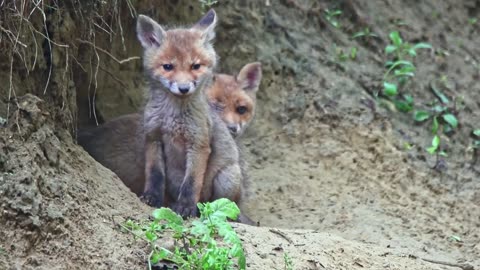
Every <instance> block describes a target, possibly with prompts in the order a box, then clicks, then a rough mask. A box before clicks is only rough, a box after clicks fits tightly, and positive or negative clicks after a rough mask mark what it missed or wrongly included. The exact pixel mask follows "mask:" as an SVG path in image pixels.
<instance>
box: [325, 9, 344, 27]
mask: <svg viewBox="0 0 480 270" xmlns="http://www.w3.org/2000/svg"><path fill="white" fill-rule="evenodd" d="M340 15H342V11H341V10H339V9H335V10H329V9H326V10H325V18H326V19H327V21H328V22H329V23H330V24H331V25H332V26H333V27H335V28H338V27H339V26H340V23H339V22H338V21H337V19H336V17H338V16H340Z"/></svg>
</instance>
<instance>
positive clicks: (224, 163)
mask: <svg viewBox="0 0 480 270" xmlns="http://www.w3.org/2000/svg"><path fill="white" fill-rule="evenodd" d="M216 21H217V18H216V14H215V12H214V11H213V10H210V11H209V12H208V13H207V14H206V15H205V16H204V17H203V18H202V19H201V20H200V21H199V22H198V23H197V24H195V25H194V26H193V27H192V28H190V29H173V30H169V31H165V30H163V28H162V27H161V26H160V25H158V24H157V23H156V22H155V21H153V20H152V19H150V18H148V17H146V16H140V17H139V19H138V24H137V35H138V38H139V40H140V42H141V44H142V46H143V47H144V69H145V72H146V73H147V75H148V76H147V77H148V79H149V83H150V91H149V96H148V101H147V104H146V106H145V111H144V117H143V131H144V140H145V141H144V149H145V186H144V192H143V195H142V196H143V199H144V201H146V202H147V203H149V204H150V205H154V206H163V205H169V206H170V207H171V208H172V209H173V210H175V211H176V212H177V213H179V214H181V215H183V216H195V215H196V214H197V203H198V202H199V201H207V200H214V199H216V198H229V199H231V200H233V201H238V200H239V197H240V196H241V171H240V166H239V163H238V150H237V148H236V145H235V142H234V140H233V139H232V137H231V136H230V134H229V132H228V130H227V128H226V126H225V125H224V124H223V123H222V122H221V120H220V119H219V118H218V116H216V115H215V114H210V113H209V106H208V103H207V98H206V95H205V88H207V87H209V86H210V84H211V83H212V78H213V68H214V67H215V65H216V61H217V56H216V53H215V51H214V49H213V46H212V45H211V40H212V39H213V38H214V35H215V33H214V31H213V29H214V27H215V24H216Z"/></svg>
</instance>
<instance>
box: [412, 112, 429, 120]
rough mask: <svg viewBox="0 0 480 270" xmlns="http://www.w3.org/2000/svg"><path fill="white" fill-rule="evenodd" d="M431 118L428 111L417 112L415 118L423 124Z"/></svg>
mask: <svg viewBox="0 0 480 270" xmlns="http://www.w3.org/2000/svg"><path fill="white" fill-rule="evenodd" d="M429 117H430V114H429V113H428V112H427V111H416V112H415V114H414V116H413V118H414V119H415V121H417V122H423V121H425V120H427V119H428V118H429Z"/></svg>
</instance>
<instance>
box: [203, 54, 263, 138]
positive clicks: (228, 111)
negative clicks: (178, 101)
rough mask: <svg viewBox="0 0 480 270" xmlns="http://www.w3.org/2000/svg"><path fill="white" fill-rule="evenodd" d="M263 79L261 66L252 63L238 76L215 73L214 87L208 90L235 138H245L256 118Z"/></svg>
mask: <svg viewBox="0 0 480 270" xmlns="http://www.w3.org/2000/svg"><path fill="white" fill-rule="evenodd" d="M261 78H262V72H261V65H260V63H258V62H255V63H249V64H247V65H245V66H244V67H243V68H242V69H241V70H240V72H239V74H238V75H237V76H231V75H227V74H215V76H214V84H213V86H212V87H210V88H208V89H207V96H208V101H209V103H210V105H211V106H212V108H213V109H214V110H216V111H217V112H218V114H219V115H220V116H221V117H222V120H223V122H224V123H225V124H226V125H227V127H228V128H229V130H230V132H231V134H232V135H233V136H234V137H237V136H240V135H242V134H243V133H244V131H245V129H246V128H247V127H248V126H249V124H250V123H251V121H252V120H253V118H254V115H255V104H256V92H257V91H258V86H259V84H260V81H261Z"/></svg>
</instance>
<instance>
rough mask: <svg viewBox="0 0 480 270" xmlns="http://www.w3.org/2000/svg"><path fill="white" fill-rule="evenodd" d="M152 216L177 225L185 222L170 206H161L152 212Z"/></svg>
mask: <svg viewBox="0 0 480 270" xmlns="http://www.w3.org/2000/svg"><path fill="white" fill-rule="evenodd" d="M152 216H153V218H154V219H155V220H157V221H159V220H165V221H167V222H168V223H171V224H176V225H182V224H183V219H182V217H181V216H179V215H177V214H176V213H175V212H173V211H172V210H171V209H170V208H165V207H162V208H159V209H155V210H154V211H153V213H152Z"/></svg>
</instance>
